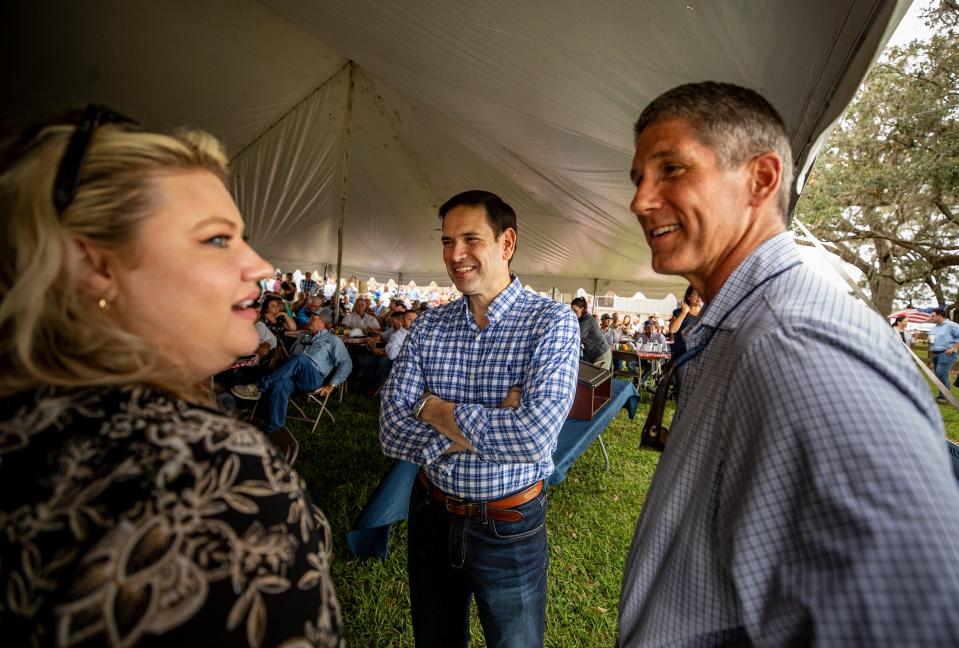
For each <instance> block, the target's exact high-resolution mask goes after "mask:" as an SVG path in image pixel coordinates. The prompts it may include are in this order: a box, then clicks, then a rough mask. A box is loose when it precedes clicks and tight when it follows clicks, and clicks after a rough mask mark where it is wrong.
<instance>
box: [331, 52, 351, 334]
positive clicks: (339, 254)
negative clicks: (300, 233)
mask: <svg viewBox="0 0 959 648" xmlns="http://www.w3.org/2000/svg"><path fill="white" fill-rule="evenodd" d="M355 71H356V63H354V62H353V61H352V60H351V61H350V88H349V90H348V91H347V94H346V120H345V134H346V142H345V144H344V146H343V188H342V190H341V192H340V226H339V228H337V230H336V292H335V293H334V300H333V321H334V322H337V321H339V319H340V273H341V272H342V271H343V224H344V222H345V220H346V186H347V185H346V183H347V180H349V166H348V163H349V161H350V135H351V127H352V121H353V86H354V81H353V75H354V73H355Z"/></svg>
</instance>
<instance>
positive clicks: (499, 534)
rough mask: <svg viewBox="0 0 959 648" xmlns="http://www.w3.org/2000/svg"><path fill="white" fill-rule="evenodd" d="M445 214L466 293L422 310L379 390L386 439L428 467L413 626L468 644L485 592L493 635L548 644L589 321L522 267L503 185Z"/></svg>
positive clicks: (522, 647) (412, 520) (446, 255)
mask: <svg viewBox="0 0 959 648" xmlns="http://www.w3.org/2000/svg"><path fill="white" fill-rule="evenodd" d="M439 215H440V219H441V223H442V232H443V233H442V244H443V261H444V263H445V264H446V269H447V272H448V273H449V275H450V279H452V280H453V284H454V285H455V286H456V289H457V290H459V291H460V292H461V293H462V294H463V298H462V299H459V300H456V301H453V302H450V303H448V304H446V305H443V306H439V307H437V308H431V309H429V310H428V311H426V312H424V313H422V314H420V316H419V318H418V319H417V320H416V323H415V325H414V326H413V327H412V329H411V330H410V332H409V335H408V336H407V338H406V342H405V345H404V347H403V350H402V351H401V352H400V354H399V356H398V357H397V359H396V362H395V363H394V364H393V368H392V370H391V371H390V375H389V378H387V380H386V384H385V385H384V386H383V389H382V390H381V392H380V398H381V407H380V442H381V444H382V446H383V452H384V453H385V454H387V455H388V456H390V457H394V458H397V459H404V460H406V461H409V462H412V463H415V464H418V465H420V466H422V469H421V470H420V472H419V474H418V476H417V478H416V480H415V481H414V485H413V491H412V493H411V495H410V507H409V525H408V529H409V540H408V542H407V550H408V556H407V570H408V573H409V585H410V608H411V612H412V619H413V636H414V638H415V640H416V645H417V646H419V647H420V648H422V647H424V646H427V647H431V646H436V647H438V648H448V647H451V648H466V646H467V645H469V635H470V601H471V599H473V598H475V599H476V603H477V606H476V607H477V610H478V612H479V619H480V623H481V624H482V626H483V634H484V635H485V639H486V644H487V645H489V646H499V647H501V648H504V647H511V646H512V647H516V648H532V647H535V646H542V645H543V640H544V632H545V624H546V582H547V565H548V562H549V557H548V552H547V541H546V524H545V522H546V508H547V497H546V490H545V489H544V487H543V480H544V479H546V478H547V477H549V476H550V475H551V474H552V472H553V468H554V467H553V459H552V456H553V452H554V451H555V449H556V443H557V440H558V438H559V432H560V429H562V427H563V422H564V421H565V420H566V415H567V414H568V413H569V409H570V407H571V406H572V404H573V395H574V393H575V391H576V378H577V362H576V356H577V355H578V354H577V350H578V347H579V335H578V331H577V326H576V320H575V318H574V317H573V314H572V313H571V312H570V310H569V309H568V308H566V307H565V306H563V305H562V304H559V303H557V302H555V301H553V300H552V299H548V298H546V297H541V296H539V295H537V294H536V293H534V292H530V291H527V290H524V289H523V284H522V283H521V282H520V280H519V278H518V277H516V276H514V275H512V274H511V273H510V270H509V263H510V260H511V259H512V258H513V253H514V251H515V250H516V231H517V223H516V212H514V211H513V208H512V207H510V206H509V205H508V204H507V203H506V202H504V201H503V199H502V198H500V197H499V196H497V195H495V194H492V193H490V192H488V191H478V190H477V191H467V192H464V193H461V194H457V195H456V196H453V197H452V198H450V199H449V200H448V201H446V202H445V203H444V204H443V206H442V207H440V210H439ZM406 317H411V315H406Z"/></svg>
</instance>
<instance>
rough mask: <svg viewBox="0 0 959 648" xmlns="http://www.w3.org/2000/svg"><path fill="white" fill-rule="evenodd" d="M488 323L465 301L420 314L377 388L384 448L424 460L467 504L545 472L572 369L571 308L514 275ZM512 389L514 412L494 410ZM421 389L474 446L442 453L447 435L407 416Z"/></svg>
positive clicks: (575, 343)
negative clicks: (438, 401) (517, 390)
mask: <svg viewBox="0 0 959 648" xmlns="http://www.w3.org/2000/svg"><path fill="white" fill-rule="evenodd" d="M487 319H488V320H489V324H488V325H487V327H486V328H485V329H480V328H479V327H478V326H477V325H476V321H475V320H474V319H473V314H472V313H471V312H470V310H469V305H468V302H467V299H465V298H464V299H460V300H458V301H455V302H453V303H451V304H448V305H446V306H442V307H440V308H434V309H432V310H429V311H427V312H426V313H424V314H422V315H420V317H419V318H418V319H417V320H416V322H414V324H413V329H412V331H411V332H410V335H409V337H408V338H407V341H406V345H405V346H404V347H403V350H402V351H401V352H400V355H399V357H398V358H397V359H396V362H395V364H394V365H393V369H392V371H391V372H390V376H389V379H388V380H387V381H386V385H385V386H384V387H383V391H382V393H381V398H382V405H381V408H380V442H381V443H382V444H383V452H385V453H386V454H387V455H389V456H391V457H396V458H397V459H405V460H406V461H410V462H413V463H417V464H421V465H425V466H426V472H427V475H428V476H429V478H430V480H432V481H433V483H434V484H436V485H437V486H438V487H439V488H441V489H442V490H443V491H445V492H447V493H449V494H451V495H456V496H458V497H464V498H468V499H474V500H489V499H495V498H498V497H502V496H503V495H506V494H508V493H512V492H514V491H517V490H519V489H521V488H523V487H525V486H528V485H529V484H531V483H533V482H535V481H537V480H539V479H544V478H546V477H548V476H549V475H551V474H552V472H553V459H552V454H553V451H554V450H555V449H556V439H557V437H558V435H559V431H560V428H562V426H563V422H564V421H565V420H566V415H567V414H569V409H570V407H571V406H572V403H573V395H574V393H575V391H576V378H577V372H578V368H579V364H578V356H579V325H578V324H577V323H576V317H575V315H574V314H573V311H572V310H570V308H569V307H568V306H565V305H563V304H560V303H557V302H555V301H553V300H551V299H547V298H545V297H540V296H539V295H536V294H534V293H531V292H528V291H526V290H523V286H522V284H521V283H520V281H519V279H516V278H515V277H514V278H513V281H512V282H511V283H510V284H509V286H508V287H507V288H506V289H504V290H503V292H501V293H500V294H499V295H497V297H496V298H495V299H494V300H493V302H492V303H491V304H490V305H489V310H488V311H487ZM517 385H518V386H520V387H522V388H523V394H522V399H521V404H520V407H519V409H515V410H514V409H509V408H507V409H501V408H500V407H499V404H500V402H502V400H503V399H504V398H505V397H506V395H507V393H508V392H509V390H510V388H512V387H514V386H517ZM426 389H428V390H429V391H431V392H432V393H434V394H436V395H437V396H439V397H440V398H442V399H443V400H446V401H450V402H452V403H455V404H456V406H455V408H454V415H455V418H456V424H457V425H458V426H459V429H460V431H461V432H462V433H463V435H464V436H465V437H466V438H467V439H469V441H470V443H472V444H473V446H474V447H475V448H476V450H477V452H475V453H474V452H456V453H453V454H448V455H444V454H443V452H444V451H445V450H446V449H447V448H449V446H450V445H451V442H450V440H449V439H447V438H446V437H445V436H443V435H442V434H440V433H439V432H437V431H436V430H434V429H433V428H432V427H431V426H429V425H427V424H426V423H422V422H420V421H418V420H416V419H415V418H413V412H412V408H413V405H414V404H415V403H416V401H417V400H418V399H419V398H420V396H422V394H423V391H424V390H426Z"/></svg>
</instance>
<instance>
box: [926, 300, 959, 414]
mask: <svg viewBox="0 0 959 648" xmlns="http://www.w3.org/2000/svg"><path fill="white" fill-rule="evenodd" d="M929 320H930V321H931V322H932V323H933V324H935V326H933V327H932V330H931V331H929V353H931V354H932V368H933V371H935V372H936V378H938V379H939V380H940V381H941V382H942V384H943V385H945V386H946V387H947V388H948V387H949V371H950V370H951V369H952V365H954V364H956V351H959V324H956V323H955V322H953V321H952V320H949V319H946V309H944V308H936V309H933V311H932V316H931V317H930V318H929ZM936 401H937V402H940V403H945V402H946V395H945V394H943V393H942V392H941V391H940V392H939V395H938V396H937V397H936Z"/></svg>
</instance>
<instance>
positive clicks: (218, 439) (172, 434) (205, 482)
mask: <svg viewBox="0 0 959 648" xmlns="http://www.w3.org/2000/svg"><path fill="white" fill-rule="evenodd" d="M329 566H330V528H329V525H328V523H327V521H326V519H325V518H324V516H323V514H322V513H321V512H320V510H319V509H317V508H316V507H314V506H313V505H312V504H311V502H310V500H309V497H308V496H307V494H306V486H305V484H304V483H303V480H302V479H301V478H300V477H299V475H297V474H296V472H294V471H293V469H292V468H290V466H289V465H288V464H287V463H286V462H285V461H284V460H283V458H282V457H280V455H278V454H277V452H276V451H275V450H274V448H273V447H272V445H271V444H270V443H269V441H267V440H266V438H265V437H264V436H263V434H262V433H261V432H260V431H258V430H256V429H255V428H253V427H251V426H249V425H246V424H243V423H239V422H237V421H235V420H233V419H230V418H228V417H225V416H223V415H221V414H218V413H216V412H214V411H212V410H208V409H205V408H202V407H197V406H193V405H190V404H188V403H186V402H184V401H182V400H179V399H177V398H174V397H172V396H169V395H167V394H164V393H161V392H158V391H156V390H152V389H147V388H128V389H119V388H101V389H87V390H81V391H73V392H70V393H64V392H55V391H50V390H43V391H40V392H34V393H31V394H25V395H20V396H17V397H15V398H13V399H8V400H7V401H5V402H3V403H2V405H0V637H3V640H2V643H4V644H6V645H11V646H13V645H17V646H20V645H31V644H33V645H63V646H73V645H103V644H110V645H131V644H134V643H138V644H141V645H143V644H154V643H163V644H165V645H180V646H184V647H186V646H194V645H203V644H209V645H216V646H225V645H231V646H232V645H252V646H276V645H280V644H283V645H289V646H300V645H316V646H342V645H344V642H343V639H342V624H341V620H340V612H339V607H338V605H337V602H336V595H335V593H334V591H333V585H332V582H331V580H330V570H329Z"/></svg>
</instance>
